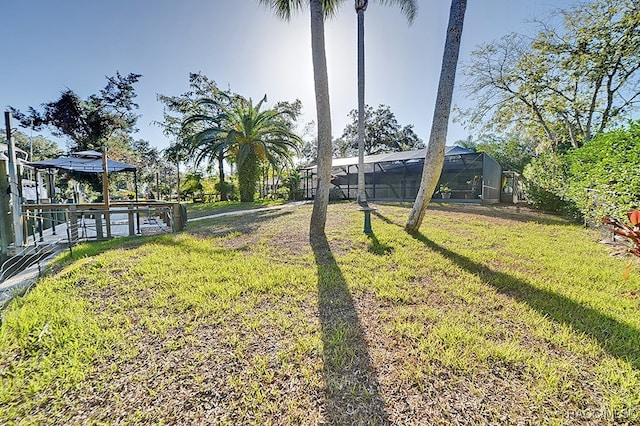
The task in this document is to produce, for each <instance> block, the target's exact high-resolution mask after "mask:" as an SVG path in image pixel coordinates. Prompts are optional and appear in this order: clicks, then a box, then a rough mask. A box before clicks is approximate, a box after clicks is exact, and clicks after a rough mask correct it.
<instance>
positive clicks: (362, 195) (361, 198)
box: [355, 0, 369, 206]
mask: <svg viewBox="0 0 640 426" xmlns="http://www.w3.org/2000/svg"><path fill="white" fill-rule="evenodd" d="M368 3H369V2H368V0H355V7H356V13H357V14H358V203H359V204H360V205H362V206H366V205H367V204H368V203H367V192H366V186H365V180H364V179H365V174H364V12H365V10H367V5H368Z"/></svg>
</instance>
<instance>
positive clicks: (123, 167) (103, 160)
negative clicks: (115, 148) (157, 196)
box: [27, 149, 140, 236]
mask: <svg viewBox="0 0 640 426" xmlns="http://www.w3.org/2000/svg"><path fill="white" fill-rule="evenodd" d="M27 164H28V165H29V166H31V167H33V168H34V169H36V170H38V169H39V170H42V169H58V170H64V171H68V172H75V173H95V174H102V190H103V194H102V195H103V202H102V203H100V205H99V207H102V208H104V216H105V222H106V227H107V236H110V235H111V225H110V216H109V215H110V213H109V209H110V202H109V173H118V172H133V174H134V186H135V194H136V195H135V200H136V202H137V201H138V176H137V167H136V166H134V165H132V164H127V163H123V162H121V161H116V160H111V159H109V158H107V151H106V149H105V150H104V151H103V152H102V153H100V152H97V151H91V150H90V151H79V152H74V153H72V154H71V155H70V156H68V157H60V158H56V159H52V160H43V161H33V162H30V163H27ZM97 226H98V225H97ZM100 227H101V226H100ZM139 228H140V225H139V223H138V229H139Z"/></svg>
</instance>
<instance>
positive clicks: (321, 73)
mask: <svg viewBox="0 0 640 426" xmlns="http://www.w3.org/2000/svg"><path fill="white" fill-rule="evenodd" d="M322 5H323V0H311V1H310V5H309V6H310V9H311V53H312V58H313V80H314V86H315V92H316V114H317V119H318V187H317V189H316V194H315V199H314V201H313V211H312V213H311V224H310V227H309V235H310V236H311V237H319V236H323V235H324V229H325V224H326V222H327V206H328V204H329V186H330V184H331V182H330V180H331V151H332V149H331V109H330V106H329V78H328V75H327V57H326V53H325V43H324V11H323V7H322Z"/></svg>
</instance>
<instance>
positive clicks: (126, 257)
mask: <svg viewBox="0 0 640 426" xmlns="http://www.w3.org/2000/svg"><path fill="white" fill-rule="evenodd" d="M310 210H311V207H310V206H302V207H299V208H297V209H291V210H286V211H270V212H260V213H258V212H256V213H252V214H250V215H243V216H238V217H221V218H218V219H215V220H206V221H202V222H199V223H198V224H197V225H193V224H191V225H190V226H189V230H188V232H187V233H184V234H181V235H165V236H159V237H150V238H146V239H143V240H142V241H141V242H138V243H136V244H133V243H127V246H126V247H125V248H118V247H117V246H116V245H115V243H112V242H111V243H109V244H106V245H90V246H85V247H79V248H78V249H77V250H76V251H75V252H76V254H77V255H78V256H80V255H82V257H81V258H78V259H76V260H75V261H73V262H70V263H68V264H67V266H64V267H61V268H60V269H59V271H58V272H57V273H56V274H54V275H53V276H51V277H50V278H47V279H46V280H43V281H41V282H40V283H39V284H38V286H37V287H36V288H35V290H34V291H33V292H32V293H30V294H28V295H27V296H25V297H24V298H21V299H18V300H16V301H15V302H14V303H13V304H12V306H11V307H10V308H9V309H8V310H7V311H6V312H5V313H4V316H3V324H2V328H1V329H0V379H1V380H2V383H1V384H2V387H1V389H2V391H0V422H1V423H12V422H15V423H18V422H23V423H26V424H29V423H35V424H62V423H64V424H91V423H93V424H102V423H106V424H158V423H165V424H199V423H202V424H287V425H288V424H425V425H426V424H429V425H431V424H540V423H548V424H567V425H571V424H576V423H583V424H584V423H591V424H615V423H624V422H628V423H633V422H638V421H640V412H639V411H638V406H639V405H640V396H639V395H640V349H639V348H640V312H639V311H640V306H639V302H638V297H637V294H638V289H639V288H640V281H639V280H638V277H637V276H633V277H632V278H631V279H630V280H629V281H626V282H625V281H622V279H621V272H622V270H623V268H624V261H621V260H619V259H612V258H610V257H608V255H607V252H606V248H605V247H602V246H601V245H599V244H597V242H596V240H597V235H595V234H593V233H591V232H589V231H586V230H584V229H582V228H581V227H579V226H574V225H572V224H570V223H567V222H565V221H563V220H562V219H559V218H557V217H554V216H548V215H542V214H539V213H536V212H533V211H529V210H526V211H517V210H512V209H506V210H503V209H499V208H495V207H493V208H485V207H478V206H464V207H459V206H455V207H449V206H437V207H436V208H433V209H431V210H430V212H429V213H428V215H427V218H426V220H425V224H424V226H423V227H422V229H421V233H420V234H417V235H413V236H410V235H407V234H406V233H405V232H404V231H403V229H402V227H403V225H404V220H405V219H406V217H407V214H408V208H407V207H406V206H396V205H379V206H378V211H377V214H376V215H374V217H373V229H374V231H375V235H373V236H370V237H367V236H365V235H364V234H362V213H360V212H358V210H357V208H356V207H355V206H354V205H351V204H337V205H332V206H330V210H329V218H328V223H327V238H326V239H319V240H314V241H311V242H310V241H309V238H308V231H307V230H308V227H309V215H310ZM43 330H46V332H44V331H43Z"/></svg>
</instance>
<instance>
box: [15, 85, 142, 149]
mask: <svg viewBox="0 0 640 426" xmlns="http://www.w3.org/2000/svg"><path fill="white" fill-rule="evenodd" d="M140 77H141V75H140V74H134V73H130V74H128V75H126V76H122V75H121V74H120V73H119V72H116V75H115V76H112V77H106V78H107V84H106V86H105V87H104V88H103V89H101V90H100V92H99V93H98V94H94V95H91V96H89V97H88V98H87V99H82V98H81V97H80V96H79V95H78V94H76V93H75V92H74V91H73V90H71V89H66V90H65V91H63V92H62V93H61V94H60V97H59V98H58V99H57V100H55V101H51V102H47V103H44V104H42V110H38V109H36V108H34V107H29V109H28V111H27V112H26V113H25V112H21V111H19V110H17V109H15V108H11V111H12V112H13V115H14V117H15V118H16V119H17V120H18V121H19V122H20V124H21V125H22V126H23V127H27V128H32V129H33V130H41V129H43V128H48V129H49V130H50V131H51V132H52V133H53V135H55V136H58V137H62V138H66V139H67V146H68V148H69V150H70V151H83V150H89V149H93V150H98V151H99V150H100V148H102V147H103V146H107V145H108V141H109V139H111V138H113V137H126V136H128V135H130V134H131V133H133V132H135V131H136V130H137V129H136V128H135V125H136V121H137V119H138V115H136V114H135V112H134V110H135V109H137V108H138V105H137V104H136V103H135V102H134V99H135V97H136V93H135V88H134V84H135V83H137V82H138V80H139V79H140Z"/></svg>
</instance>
